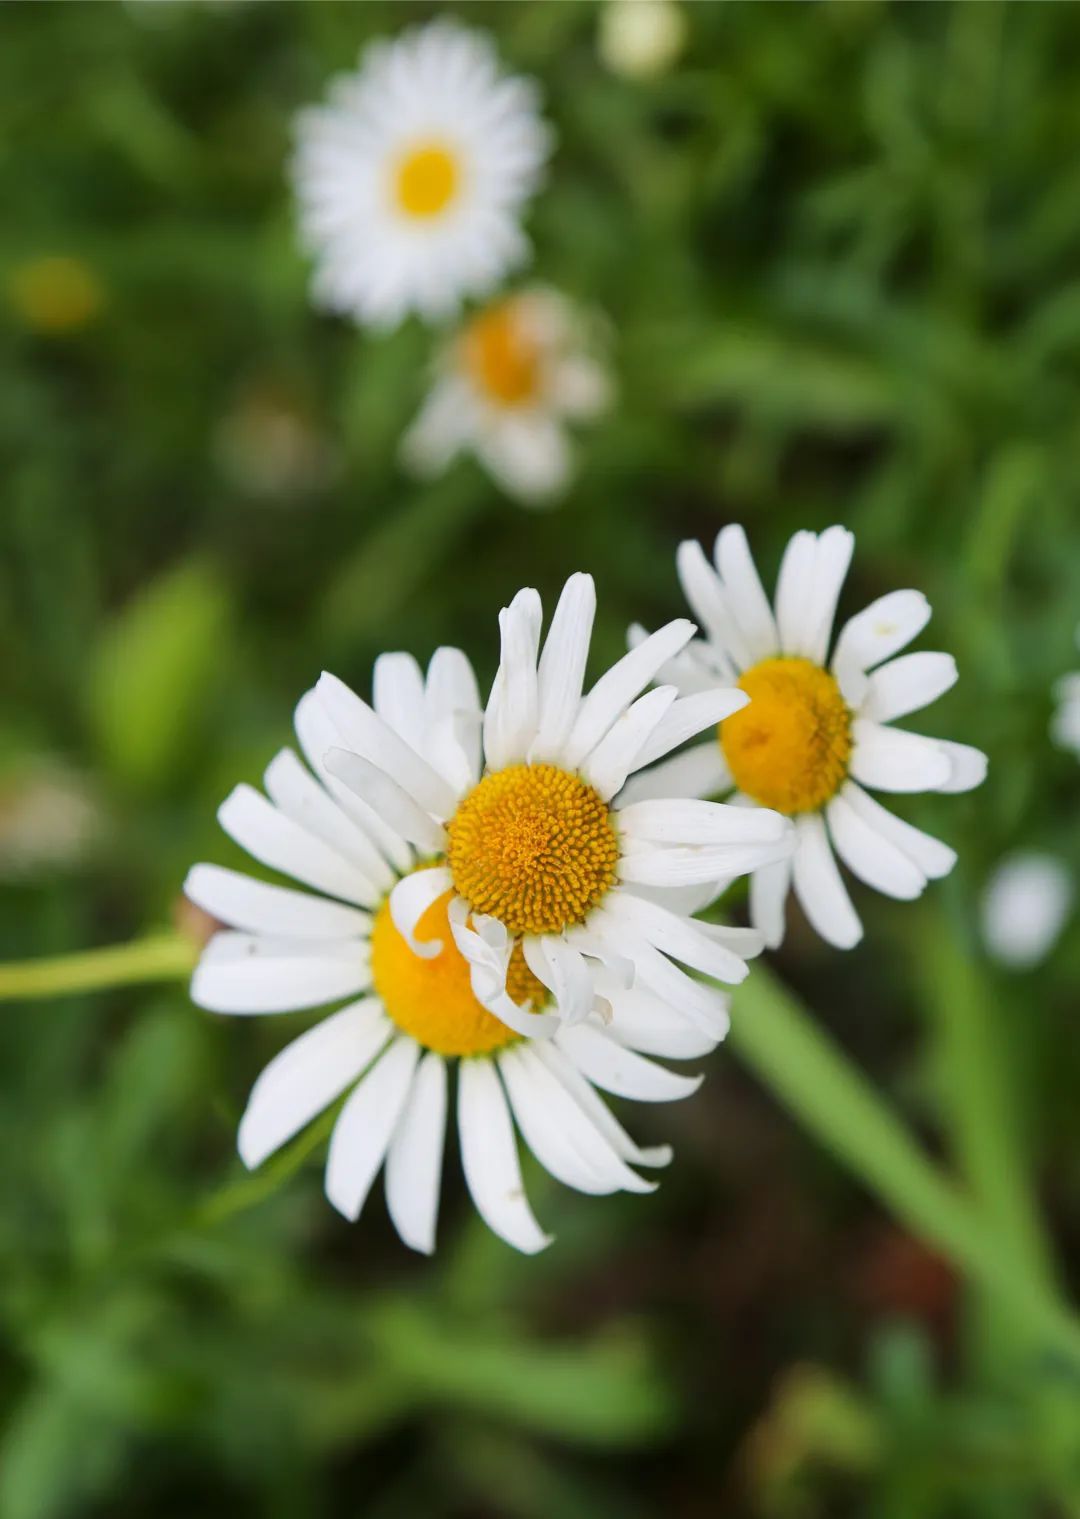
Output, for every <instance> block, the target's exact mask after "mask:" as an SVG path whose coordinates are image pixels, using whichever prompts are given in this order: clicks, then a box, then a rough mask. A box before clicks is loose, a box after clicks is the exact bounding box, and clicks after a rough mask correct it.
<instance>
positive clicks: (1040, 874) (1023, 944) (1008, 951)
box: [981, 850, 1076, 970]
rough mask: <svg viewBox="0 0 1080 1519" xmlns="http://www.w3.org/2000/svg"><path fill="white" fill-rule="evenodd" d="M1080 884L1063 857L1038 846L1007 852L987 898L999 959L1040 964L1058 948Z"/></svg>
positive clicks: (991, 945)
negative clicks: (1067, 867)
mask: <svg viewBox="0 0 1080 1519" xmlns="http://www.w3.org/2000/svg"><path fill="white" fill-rule="evenodd" d="M1075 894H1076V893H1075V887H1074V885H1073V879H1072V876H1071V875H1070V874H1069V872H1068V870H1067V869H1066V867H1065V866H1064V865H1063V864H1062V862H1061V861H1060V860H1056V859H1054V858H1053V856H1052V855H1048V854H1039V853H1037V852H1036V851H1034V850H1018V851H1017V852H1016V853H1015V854H1010V855H1007V856H1006V858H1005V859H1004V860H1002V861H1001V863H1000V864H999V865H998V867H997V869H996V870H995V871H994V874H993V875H992V876H991V877H990V880H989V881H988V883H987V886H986V890H985V891H984V893H983V898H982V913H981V921H982V936H983V942H984V943H985V945H986V947H987V949H988V950H989V951H990V953H991V954H992V955H993V957H994V959H995V960H1000V961H1001V962H1002V964H1004V965H1010V966H1012V967H1013V968H1014V969H1017V970H1024V969H1027V968H1028V967H1029V966H1032V965H1037V964H1038V963H1039V961H1040V960H1045V958H1046V956H1047V955H1048V954H1049V953H1050V951H1051V950H1052V949H1053V947H1054V945H1055V944H1056V943H1057V941H1058V938H1059V937H1060V935H1061V930H1062V929H1063V928H1064V927H1065V923H1066V921H1067V919H1068V916H1069V913H1070V912H1071V911H1072V904H1073V898H1074V896H1075Z"/></svg>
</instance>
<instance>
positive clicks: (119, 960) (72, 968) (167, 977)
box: [0, 933, 196, 1002]
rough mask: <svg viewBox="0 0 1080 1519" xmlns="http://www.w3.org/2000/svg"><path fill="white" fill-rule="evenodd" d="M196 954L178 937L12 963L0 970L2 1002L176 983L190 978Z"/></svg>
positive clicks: (153, 938)
mask: <svg viewBox="0 0 1080 1519" xmlns="http://www.w3.org/2000/svg"><path fill="white" fill-rule="evenodd" d="M195 953H196V952H195V946H194V945H193V944H192V943H191V942H190V941H189V940H188V939H185V938H183V937H182V936H181V935H180V934H176V933H162V934H152V935H150V936H149V937H148V938H145V939H135V940H133V941H132V942H131V943H130V944H110V945H108V946H107V947H106V948H104V949H88V950H84V951H83V952H81V953H80V954H76V955H58V956H56V957H54V958H49V959H41V960H20V961H15V962H13V963H11V964H9V965H0V1002H17V1001H25V1000H29V999H31V998H37V997H62V996H70V995H74V994H78V993H80V992H96V991H104V990H106V989H107V988H109V987H112V986H132V985H135V984H136V983H138V982H140V981H174V980H178V979H180V978H181V977H183V976H186V975H188V974H189V973H190V971H191V968H192V966H193V965H194V963H195Z"/></svg>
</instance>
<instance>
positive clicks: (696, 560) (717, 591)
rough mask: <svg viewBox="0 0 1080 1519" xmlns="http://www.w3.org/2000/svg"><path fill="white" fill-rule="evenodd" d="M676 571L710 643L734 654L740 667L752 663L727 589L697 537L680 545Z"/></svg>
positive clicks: (677, 551) (732, 656) (731, 654)
mask: <svg viewBox="0 0 1080 1519" xmlns="http://www.w3.org/2000/svg"><path fill="white" fill-rule="evenodd" d="M675 570H676V573H677V574H678V577H679V584H680V585H681V586H682V591H683V595H684V596H685V597H686V599H687V601H688V602H689V603H690V610H691V611H692V612H693V614H694V616H695V617H696V618H697V620H698V622H699V623H700V624H701V626H702V628H703V629H704V631H705V634H706V636H707V637H708V639H709V640H710V642H712V643H715V644H718V645H719V646H720V647H721V648H723V649H724V650H726V651H727V653H728V654H730V656H731V658H732V659H734V661H735V663H736V664H737V665H738V666H739V668H740V669H745V667H746V665H747V664H749V663H750V660H749V656H748V653H747V649H746V645H745V643H744V641H743V637H742V633H741V631H740V629H739V627H738V626H737V624H736V622H735V619H734V617H733V616H732V614H731V608H730V606H729V605H728V601H727V597H726V595H725V593H724V591H725V588H724V586H723V585H721V583H720V580H719V577H718V576H717V575H716V573H715V572H714V570H713V568H712V566H711V565H710V563H709V561H708V560H707V559H706V557H705V551H704V550H703V549H702V547H701V544H700V543H698V541H697V539H696V538H688V539H686V540H685V541H684V542H683V543H680V544H679V547H678V549H677V550H676V553H675Z"/></svg>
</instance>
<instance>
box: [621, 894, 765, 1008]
mask: <svg viewBox="0 0 1080 1519" xmlns="http://www.w3.org/2000/svg"><path fill="white" fill-rule="evenodd" d="M605 908H606V911H607V914H608V916H609V917H610V918H611V919H612V920H613V921H615V922H617V923H621V924H622V925H623V926H624V927H625V928H626V929H627V931H628V932H629V933H630V934H632V935H641V936H642V937H643V938H644V939H646V940H647V941H648V942H649V943H650V944H651V945H653V947H654V948H655V949H658V950H660V952H661V953H662V954H665V955H670V956H671V958H672V959H673V960H678V961H679V962H680V963H681V964H682V965H688V966H690V967H691V969H693V970H697V971H701V972H702V974H703V975H706V976H712V977H713V978H714V979H715V980H717V981H726V982H728V983H729V984H730V985H732V986H737V985H738V984H739V983H740V982H742V981H745V980H746V976H747V973H748V967H747V964H746V962H745V960H743V959H741V958H740V957H739V956H738V955H737V954H734V953H733V952H732V951H731V950H730V949H728V948H727V947H726V945H724V944H723V943H720V942H718V941H717V940H715V939H713V938H711V937H710V936H709V934H708V933H707V932H706V931H705V930H706V928H707V925H705V924H699V923H695V922H694V921H693V919H691V918H685V917H680V916H679V915H678V914H676V913H673V912H669V911H668V909H667V908H666V907H662V906H661V905H660V904H659V903H657V902H649V901H646V900H645V898H643V897H638V896H635V895H634V894H633V893H632V892H629V891H613V892H611V893H610V894H609V895H608V897H607V899H606V901H605Z"/></svg>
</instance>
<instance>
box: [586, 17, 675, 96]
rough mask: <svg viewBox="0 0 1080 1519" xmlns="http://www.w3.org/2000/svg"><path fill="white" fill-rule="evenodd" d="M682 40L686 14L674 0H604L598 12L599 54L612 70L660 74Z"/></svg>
mask: <svg viewBox="0 0 1080 1519" xmlns="http://www.w3.org/2000/svg"><path fill="white" fill-rule="evenodd" d="M685 43H686V16H685V14H684V13H683V9H682V7H681V6H680V5H678V4H676V0H607V4H606V5H605V6H604V8H603V10H602V11H601V12H600V34H599V38H598V46H599V50H600V57H601V58H602V59H603V61H604V63H605V64H606V65H607V67H608V68H609V69H610V70H611V72H612V73H613V74H623V75H625V76H626V77H627V78H628V79H647V78H649V77H651V76H652V75H654V74H662V73H663V72H664V70H665V69H668V68H670V67H671V65H672V64H673V63H674V62H675V60H676V58H677V57H678V56H679V54H680V53H681V52H682V50H683V47H684V45H685Z"/></svg>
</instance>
